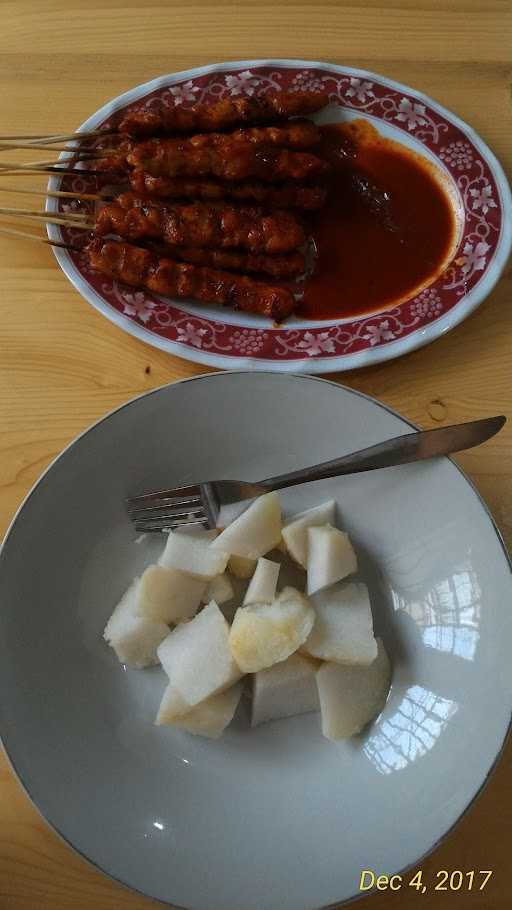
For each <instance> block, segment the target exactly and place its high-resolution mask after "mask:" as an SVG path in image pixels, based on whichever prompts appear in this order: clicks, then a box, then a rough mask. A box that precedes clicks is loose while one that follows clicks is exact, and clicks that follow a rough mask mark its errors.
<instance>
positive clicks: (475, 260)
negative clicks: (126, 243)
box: [48, 59, 512, 373]
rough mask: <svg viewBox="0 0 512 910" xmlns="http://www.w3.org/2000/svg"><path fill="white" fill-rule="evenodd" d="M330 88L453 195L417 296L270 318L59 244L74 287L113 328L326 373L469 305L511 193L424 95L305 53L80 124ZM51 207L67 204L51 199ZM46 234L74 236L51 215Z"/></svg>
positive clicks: (489, 279) (331, 115)
mask: <svg viewBox="0 0 512 910" xmlns="http://www.w3.org/2000/svg"><path fill="white" fill-rule="evenodd" d="M301 89H305V90H317V91H320V90H321V91H326V92H328V93H329V97H330V101H331V104H330V106H329V107H328V108H327V109H326V110H325V111H324V112H322V114H321V117H320V119H321V120H323V121H336V120H347V119H352V118H354V117H358V118H367V119H369V120H370V121H371V122H372V123H373V124H374V125H376V126H377V128H378V129H379V131H380V132H381V133H382V134H383V135H385V136H389V137H391V138H393V139H395V140H397V141H399V142H402V143H404V144H406V145H408V146H409V147H411V148H412V149H414V150H415V151H417V152H420V153H421V154H423V155H425V156H426V157H427V158H430V160H431V161H433V162H434V163H435V164H436V165H437V166H438V167H439V168H440V169H441V171H443V172H444V174H445V175H446V177H447V178H448V179H449V181H450V182H451V185H452V189H453V191H454V193H455V194H456V195H457V197H458V199H459V205H458V208H459V210H460V216H461V217H460V230H459V242H458V247H457V250H456V251H455V255H454V257H453V260H452V262H451V263H450V265H449V267H448V268H447V270H446V271H445V272H444V273H443V274H442V275H441V276H440V277H438V278H437V280H435V281H434V282H433V283H431V284H430V285H429V286H428V287H426V288H425V289H424V290H422V291H421V292H420V293H419V294H417V295H416V296H414V297H413V298H412V299H409V300H406V301H404V302H402V303H400V304H399V305H396V306H393V307H392V308H389V309H384V310H380V311H379V312H374V313H368V314H366V315H363V316H359V317H355V318H354V317H351V318H348V319H342V318H340V319H337V320H325V321H324V320H322V321H320V320H316V321H304V320H301V319H299V318H292V319H290V320H287V322H286V323H285V324H283V325H282V326H280V327H277V328H276V327H275V326H274V325H273V324H272V323H271V322H270V320H265V319H262V318H259V317H257V316H250V315H247V314H241V313H236V312H233V311H229V310H228V309H221V308H218V307H214V306H205V305H197V304H194V303H187V302H183V301H172V300H171V301H170V300H168V299H166V298H160V297H158V296H156V295H153V294H151V293H149V292H145V291H143V290H140V291H139V290H137V289H133V288H129V287H127V286H126V285H122V284H119V283H117V282H113V281H111V280H110V279H107V278H105V277H104V276H102V275H98V274H97V273H94V272H93V271H92V270H91V269H90V268H89V267H88V263H87V261H86V259H85V257H83V256H80V255H78V254H71V253H69V252H67V251H65V250H62V249H55V255H56V257H57V260H58V262H59V264H60V266H61V268H62V269H63V271H64V272H65V274H66V275H67V277H68V278H69V279H70V280H71V282H72V283H73V284H74V285H75V287H76V288H77V290H78V291H79V292H80V293H81V294H82V296H83V297H85V299H86V300H88V301H89V303H91V304H92V305H93V306H94V307H96V309H98V310H99V311H100V312H101V313H103V315H104V316H106V317H107V318H108V319H110V320H111V321H112V322H115V323H116V325H118V326H119V327H120V328H122V329H124V330H125V331H127V332H130V333H131V334H132V335H135V336H136V337H137V338H140V339H142V340H143V341H146V342H148V343H149V344H152V345H154V346H155V347H158V348H161V349H163V350H165V351H168V352H169V353H172V354H176V355H178V356H180V357H185V358H187V359H189V360H194V361H197V362H199V363H204V364H207V365H209V366H214V367H222V368H226V369H232V368H250V369H254V370H257V369H269V368H270V369H273V370H281V371H294V372H308V373H322V372H327V371H335V370H348V369H354V368H356V367H362V366H367V365H370V364H372V363H378V362H380V361H383V360H389V359H392V358H394V357H398V356H400V355H401V354H405V353H406V352H408V351H411V350H414V349H415V348H418V347H421V346H422V345H425V344H428V343H429V342H431V341H433V340H434V339H435V338H437V337H439V336H440V335H442V334H444V333H445V332H447V331H449V330H450V329H452V328H453V327H454V326H455V325H457V324H458V323H459V322H461V321H462V320H463V319H465V318H466V316H468V314H469V313H471V312H472V310H474V309H475V308H476V307H477V306H478V305H479V304H480V303H481V302H482V301H483V300H484V299H485V297H486V296H487V295H488V294H489V293H490V291H491V290H492V288H493V287H494V285H495V284H496V282H497V280H498V278H499V276H500V274H501V271H502V269H503V267H504V265H505V263H506V260H507V257H508V254H509V252H510V246H511V239H512V215H511V211H512V199H511V195H510V189H509V186H508V182H507V179H506V177H505V175H504V173H503V170H502V168H501V166H500V165H499V163H498V161H497V160H496V158H495V156H494V155H493V153H492V152H491V151H490V149H489V148H488V147H487V146H486V145H485V143H484V142H482V140H481V139H480V138H479V136H478V135H477V134H476V133H475V132H474V130H472V129H471V127H469V126H468V125H467V124H465V123H463V122H462V121H461V120H460V119H459V118H458V117H456V116H455V115H454V114H452V113H450V112H449V111H448V110H446V109H445V108H443V107H441V106H440V105H439V104H437V103H436V102H434V101H432V100H431V99H430V98H428V97H427V96H425V95H422V94H421V93H419V92H416V91H414V90H413V89H410V88H408V87H407V86H405V85H401V84H400V83H397V82H393V81H391V80H389V79H385V78H384V77H382V76H379V75H377V74H374V73H369V72H366V71H365V70H358V69H352V68H348V67H342V66H335V65H334V64H327V63H317V62H310V61H304V60H279V59H277V60H245V61H238V62H234V63H222V64H218V65H214V66H205V67H198V68H197V69H192V70H187V71H184V72H181V73H174V74H172V75H168V76H163V77H161V78H159V79H155V80H153V81H151V82H147V83H145V84H144V85H140V86H137V87H136V88H134V89H132V90H130V91H128V92H126V93H124V94H123V95H120V96H119V97H118V98H115V99H114V100H113V101H111V102H109V103H108V104H106V105H104V106H103V107H102V108H101V109H100V110H99V111H97V112H96V113H95V114H93V115H92V116H91V117H90V118H89V119H88V120H87V121H86V122H85V123H84V124H82V126H81V127H80V129H83V130H90V129H97V128H98V127H100V126H112V125H114V124H115V122H116V117H118V112H119V111H121V110H125V109H126V108H129V107H130V106H131V105H134V104H137V105H139V104H140V103H141V102H143V103H144V104H145V105H147V106H148V107H151V104H152V103H153V102H154V99H156V98H159V99H161V100H163V101H164V102H166V103H168V104H169V105H175V104H182V105H184V106H185V105H190V104H193V103H195V102H203V101H204V102H208V101H212V100H214V99H216V98H223V97H225V96H227V95H230V94H231V95H235V96H236V95H241V94H248V95H252V94H260V93H265V92H268V91H282V90H285V91H299V90H301ZM94 179H95V178H89V179H87V178H83V177H79V178H70V177H67V178H64V179H63V180H61V179H60V178H52V180H51V181H50V185H51V187H52V188H58V187H59V186H63V187H64V188H66V189H71V190H74V191H76V192H83V191H86V190H89V191H90V190H91V189H94V187H95V184H94V183H93V182H92V181H94ZM48 209H49V210H51V211H56V210H60V211H64V212H65V211H67V210H69V207H68V205H67V204H66V203H63V202H62V200H59V202H57V201H56V200H53V199H52V200H49V203H48ZM48 232H49V236H50V238H51V239H58V240H61V239H62V237H63V236H64V238H65V239H68V240H69V239H71V240H73V239H76V234H77V232H75V237H73V232H71V231H64V232H62V233H61V230H60V229H59V228H58V227H56V226H55V225H49V227H48Z"/></svg>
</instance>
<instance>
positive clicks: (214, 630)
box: [158, 601, 242, 706]
mask: <svg viewBox="0 0 512 910" xmlns="http://www.w3.org/2000/svg"><path fill="white" fill-rule="evenodd" d="M158 658H159V660H160V662H161V664H162V667H163V668H164V670H165V672H166V673H167V675H168V677H169V679H170V680H171V683H172V685H173V687H174V688H175V689H177V690H178V693H179V694H180V695H181V697H182V698H183V700H184V701H186V702H187V704H188V705H190V706H193V705H197V704H198V703H199V702H200V701H204V699H206V698H209V697H210V696H211V695H215V693H216V692H222V691H223V690H224V689H228V688H229V686H231V685H233V684H234V683H236V682H238V680H239V679H240V677H241V676H242V673H241V672H240V669H239V667H238V666H237V665H236V663H235V661H234V659H233V656H232V654H231V649H230V646H229V625H228V623H227V622H226V620H225V618H224V616H223V615H222V613H221V611H220V610H219V608H218V606H217V604H216V603H215V601H212V602H211V603H209V604H208V606H207V607H205V608H204V610H202V611H201V612H200V613H198V614H197V616H195V617H194V619H192V620H191V621H190V622H187V623H183V624H182V625H180V626H177V627H176V629H174V630H173V631H172V632H171V633H170V635H168V636H167V638H166V639H165V640H164V641H163V642H162V644H161V645H160V647H159V648H158Z"/></svg>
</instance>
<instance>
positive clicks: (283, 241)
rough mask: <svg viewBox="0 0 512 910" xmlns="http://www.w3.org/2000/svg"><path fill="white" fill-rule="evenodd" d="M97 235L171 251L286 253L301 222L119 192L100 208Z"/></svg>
mask: <svg viewBox="0 0 512 910" xmlns="http://www.w3.org/2000/svg"><path fill="white" fill-rule="evenodd" d="M96 233H97V234H99V235H100V236H105V235H106V234H118V235H119V236H120V237H122V238H123V239H125V240H140V239H142V238H144V239H156V240H160V241H162V242H164V243H166V244H169V245H171V246H189V247H208V248H217V249H219V248H221V249H222V248H228V249H229V248H230V247H234V248H237V247H239V248H241V249H246V250H251V251H252V252H256V253H268V254H270V255H271V254H273V253H288V252H290V251H291V250H294V249H297V247H300V246H301V245H302V244H303V243H304V241H305V239H306V235H305V231H304V227H303V225H302V223H301V222H300V221H299V220H298V219H297V217H296V216H295V215H294V214H292V213H291V212H287V211H275V212H273V213H271V214H264V213H263V212H262V211H261V209H257V208H249V207H244V208H236V207H235V206H233V205H226V204H224V205H223V204H222V203H210V204H208V203H204V202H196V203H188V204H174V205H173V204H170V203H165V202H162V201H157V200H148V199H144V198H141V197H137V196H135V195H134V194H133V193H123V194H122V195H121V196H119V197H118V198H117V199H116V200H115V201H114V202H111V203H109V204H107V205H105V206H104V208H102V209H101V210H100V212H99V213H98V216H97V219H96Z"/></svg>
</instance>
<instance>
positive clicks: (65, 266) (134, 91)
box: [46, 57, 512, 374]
mask: <svg viewBox="0 0 512 910" xmlns="http://www.w3.org/2000/svg"><path fill="white" fill-rule="evenodd" d="M262 66H276V67H279V68H283V69H294V68H306V69H322V68H326V69H330V70H332V71H334V72H336V73H338V74H342V75H343V74H345V75H354V74H357V75H358V76H360V77H361V78H369V79H372V78H373V79H374V80H375V81H377V82H380V83H381V84H384V85H387V86H389V87H390V88H392V89H394V90H395V91H402V92H404V94H408V95H410V96H412V97H414V98H416V99H418V100H419V101H422V102H423V103H425V104H426V105H427V106H429V107H432V108H433V109H434V110H436V111H437V112H438V113H439V114H440V115H441V116H443V117H445V118H446V119H448V120H449V121H450V122H452V123H453V124H454V125H455V126H456V127H457V128H458V129H459V130H461V131H463V132H464V133H466V134H467V135H468V137H469V138H470V140H471V142H472V143H473V144H474V145H475V147H476V148H477V149H478V151H479V152H480V154H481V155H482V157H483V158H484V159H485V161H486V163H487V165H488V166H489V168H490V170H491V172H492V175H493V177H494V179H495V181H496V187H497V189H498V192H499V194H500V197H501V202H502V225H501V232H500V237H499V241H498V246H497V248H496V251H495V254H494V257H493V259H492V261H491V262H490V264H489V267H488V269H487V272H486V281H485V282H484V287H480V288H479V285H477V287H476V288H474V289H473V299H472V300H470V301H469V302H468V301H467V300H465V299H463V300H462V301H460V302H459V303H457V304H456V305H455V306H453V307H452V308H451V309H450V310H449V311H448V312H447V313H445V314H444V315H442V316H440V317H439V318H438V319H436V320H433V321H432V322H430V323H429V324H428V325H426V326H423V327H420V328H419V329H418V330H417V331H415V332H411V333H410V334H409V335H406V336H405V337H403V338H397V339H395V340H394V341H390V342H387V343H386V344H385V345H378V346H376V347H374V348H366V349H364V350H361V351H358V352H356V353H352V354H342V355H338V356H335V357H330V358H329V357H318V358H316V357H315V358H311V357H309V358H308V357H307V356H305V357H303V358H302V359H300V358H297V359H293V360H289V361H285V360H283V361H279V360H268V359H263V358H251V357H247V356H245V357H240V356H231V355H223V354H218V353H217V354H211V353H209V352H208V351H203V350H201V349H200V348H195V347H192V346H191V345H183V344H180V342H179V341H170V340H169V339H167V338H163V337H161V336H159V335H158V334H156V333H154V332H151V331H149V330H148V329H146V328H145V327H144V326H143V325H138V324H137V323H136V322H135V321H133V320H132V319H129V318H127V317H126V316H125V315H123V314H122V313H120V312H118V311H117V310H114V309H113V308H112V307H111V306H109V305H108V304H107V303H106V302H105V301H104V300H103V298H102V297H101V296H100V295H99V294H98V293H97V292H96V291H95V290H94V288H92V287H91V286H89V285H88V283H87V282H86V281H84V279H83V278H82V275H81V274H80V272H79V271H78V270H77V269H76V266H75V264H74V263H73V262H72V260H71V258H70V257H69V256H68V254H67V252H66V251H65V250H63V249H60V248H59V247H53V248H52V249H53V253H54V256H55V258H56V259H57V262H58V264H59V266H60V268H61V269H62V271H63V272H64V274H65V275H66V277H67V278H68V280H69V281H70V282H71V284H72V285H73V286H74V287H75V289H76V290H77V291H78V292H79V294H80V295H81V296H82V297H83V298H84V299H85V300H86V301H87V302H88V303H89V304H90V305H91V306H93V307H94V308H95V309H96V310H97V311H99V312H100V313H101V314H102V315H103V316H105V317H106V318H107V319H108V320H109V321H110V322H113V323H114V324H115V325H116V326H117V327H118V328H120V329H121V330H124V331H126V332H127V333H128V334H130V335H132V336H133V337H135V338H137V339H138V340H139V341H143V342H145V343H146V344H149V345H151V346H152V347H155V348H157V349H159V350H163V351H166V353H168V354H171V355H174V356H178V357H181V358H183V359H185V360H189V361H191V362H193V363H200V364H203V365H205V366H213V367H220V368H221V369H225V367H226V365H228V366H229V368H230V369H232V370H244V369H250V370H252V371H258V372H264V371H266V370H267V371H268V370H270V371H271V372H283V373H308V374H322V373H332V372H345V371H348V370H354V369H362V368H364V367H367V366H371V365H373V364H378V363H383V362H386V361H388V360H393V359H395V358H396V357H401V356H403V355H404V354H408V353H411V352H412V351H415V350H418V349H419V348H422V347H424V346H425V345H427V344H430V343H431V342H433V341H435V340H436V339H437V338H440V337H442V336H443V335H445V334H446V333H447V332H449V331H451V330H452V329H454V328H455V327H456V326H457V325H460V323H462V322H463V321H464V320H465V319H467V317H468V316H469V315H470V314H471V313H473V312H474V311H475V310H476V309H477V308H478V307H479V306H481V304H482V303H483V302H484V301H485V300H486V299H487V297H488V296H489V295H490V294H491V293H492V291H493V290H494V288H495V287H496V284H497V283H498V281H499V279H500V277H501V275H502V273H503V270H504V269H505V266H506V264H507V261H508V258H509V256H510V252H511V250H512V192H511V189H510V185H509V182H508V179H507V176H506V174H505V171H504V170H503V167H502V166H501V164H500V162H499V161H498V159H497V157H496V155H495V154H494V152H493V151H492V150H491V149H490V148H489V146H488V145H487V143H486V142H484V140H483V139H482V138H481V137H480V135H479V134H478V133H477V132H476V130H475V129H474V128H473V127H472V126H470V125H469V124H468V123H466V122H465V121H464V120H462V119H461V118H460V117H458V116H457V114H454V113H452V112H451V111H450V110H449V109H448V108H446V107H444V106H443V105H441V104H439V103H438V102H437V101H435V100H434V99H433V98H431V97H430V96H429V95H426V94H425V93H424V92H421V91H419V90H417V89H413V88H410V87H409V86H408V85H406V84H405V83H402V82H397V81H395V80H393V79H388V78H387V76H382V75H380V74H379V73H375V72H373V71H371V70H365V69H361V68H357V67H347V66H341V65H339V64H335V63H328V62H322V61H316V60H301V59H295V58H278V57H275V58H262V59H252V60H231V61H223V62H222V61H221V62H219V63H214V64H207V65H205V66H200V67H192V68H190V69H186V70H180V71H177V72H173V73H167V74H165V75H162V76H157V77H156V78H154V79H151V80H149V81H148V82H145V83H141V84H139V85H137V86H134V87H132V88H131V89H128V90H127V91H125V92H123V93H122V94H120V95H117V96H116V97H115V98H113V99H111V100H110V101H107V102H106V103H105V104H104V105H102V107H100V108H98V110H96V111H95V112H94V113H93V114H91V115H90V116H89V117H88V118H87V119H86V120H85V121H84V122H83V123H82V124H80V126H79V127H78V129H77V132H83V131H84V130H87V129H89V128H91V127H92V126H95V125H96V123H97V122H98V121H100V120H103V119H105V118H106V117H107V116H108V115H109V114H112V113H113V112H114V111H116V110H118V109H119V108H121V107H124V106H125V105H126V104H128V103H130V102H133V101H135V100H137V98H139V97H141V96H143V95H146V94H148V93H149V92H151V91H155V90H156V89H158V88H161V87H164V86H166V85H172V84H173V83H174V82H180V81H183V80H185V79H187V78H188V79H190V78H195V77H198V76H204V75H208V74H210V73H215V72H226V71H231V70H234V69H240V68H242V67H244V68H251V67H262ZM69 155H70V153H62V155H61V156H60V157H61V158H62V159H63V160H65V159H66V157H69ZM59 179H60V178H58V177H54V176H52V177H51V178H50V180H49V182H48V188H49V189H55V188H57V187H58V181H59ZM46 208H47V211H55V210H56V208H57V200H55V199H48V200H47V203H46ZM47 233H48V237H49V239H50V240H61V239H62V236H61V232H60V229H59V228H58V226H57V225H51V224H48V225H47ZM369 315H370V316H371V315H378V314H369ZM265 330H266V331H268V327H265V328H264V329H262V330H261V331H265ZM257 331H260V330H259V329H257Z"/></svg>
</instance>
